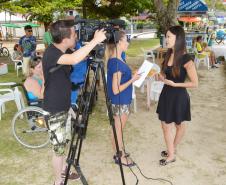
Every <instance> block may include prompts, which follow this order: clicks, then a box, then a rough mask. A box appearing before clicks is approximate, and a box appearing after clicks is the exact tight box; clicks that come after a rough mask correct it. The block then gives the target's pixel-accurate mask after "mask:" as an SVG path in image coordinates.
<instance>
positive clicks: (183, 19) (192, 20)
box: [178, 17, 201, 22]
mask: <svg viewBox="0 0 226 185" xmlns="http://www.w3.org/2000/svg"><path fill="white" fill-rule="evenodd" d="M178 21H182V22H200V21H201V18H200V17H180V18H178Z"/></svg>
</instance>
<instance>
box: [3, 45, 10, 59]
mask: <svg viewBox="0 0 226 185" xmlns="http://www.w3.org/2000/svg"><path fill="white" fill-rule="evenodd" d="M1 56H4V57H8V56H9V50H8V49H7V48H6V47H3V48H2V49H1Z"/></svg>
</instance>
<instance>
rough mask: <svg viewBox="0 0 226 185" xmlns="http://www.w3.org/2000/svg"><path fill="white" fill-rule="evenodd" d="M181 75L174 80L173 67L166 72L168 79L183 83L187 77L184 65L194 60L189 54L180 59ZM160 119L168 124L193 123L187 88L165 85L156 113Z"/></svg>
mask: <svg viewBox="0 0 226 185" xmlns="http://www.w3.org/2000/svg"><path fill="white" fill-rule="evenodd" d="M180 60H181V61H180V64H181V66H180V75H179V77H176V78H174V77H173V75H172V66H168V67H167V68H166V70H165V71H164V73H165V75H166V79H168V80H172V81H174V82H175V83H183V82H184V81H185V78H186V76H187V71H186V69H185V68H184V65H185V64H186V63H187V62H189V61H190V60H192V58H191V56H190V55H189V54H184V55H183V56H182V57H181V59H180ZM156 112H157V113H158V115H159V119H160V120H161V121H164V122H166V123H172V122H174V123H176V124H180V123H181V122H183V121H191V113H190V97H189V95H188V93H187V90H186V88H183V87H172V86H169V85H166V84H165V85H164V86H163V89H162V92H161V94H160V97H159V102H158V107H157V111H156Z"/></svg>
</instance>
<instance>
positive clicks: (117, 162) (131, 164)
mask: <svg viewBox="0 0 226 185" xmlns="http://www.w3.org/2000/svg"><path fill="white" fill-rule="evenodd" d="M121 163H122V162H121ZM115 164H118V165H119V160H118V159H117V158H116V159H115ZM122 165H123V166H126V167H133V166H135V165H136V163H134V162H133V161H132V162H131V163H128V164H126V163H122Z"/></svg>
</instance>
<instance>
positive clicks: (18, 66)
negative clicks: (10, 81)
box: [10, 52, 23, 76]
mask: <svg viewBox="0 0 226 185" xmlns="http://www.w3.org/2000/svg"><path fill="white" fill-rule="evenodd" d="M10 60H11V61H12V62H13V63H14V68H15V70H16V75H17V76H18V72H19V69H22V67H23V60H16V59H14V58H13V53H12V52H10Z"/></svg>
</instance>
